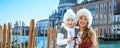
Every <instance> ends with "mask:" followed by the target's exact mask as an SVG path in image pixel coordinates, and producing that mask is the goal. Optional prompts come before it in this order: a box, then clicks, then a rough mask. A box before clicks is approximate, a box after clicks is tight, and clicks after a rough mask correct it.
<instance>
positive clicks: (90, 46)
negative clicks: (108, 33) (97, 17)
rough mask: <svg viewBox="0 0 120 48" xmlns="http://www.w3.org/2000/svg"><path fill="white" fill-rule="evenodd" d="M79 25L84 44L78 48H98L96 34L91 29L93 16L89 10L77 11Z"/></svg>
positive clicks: (79, 33) (80, 36) (79, 32)
mask: <svg viewBox="0 0 120 48" xmlns="http://www.w3.org/2000/svg"><path fill="white" fill-rule="evenodd" d="M76 19H77V25H78V26H79V29H78V35H79V38H81V40H82V43H81V44H79V46H78V48H98V46H97V44H98V43H97V41H96V34H95V32H94V31H93V29H92V28H91V27H90V26H91V23H92V15H91V13H90V11H89V10H87V9H85V8H83V9H80V10H79V11H77V14H76Z"/></svg>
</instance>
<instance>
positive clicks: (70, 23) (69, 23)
mask: <svg viewBox="0 0 120 48" xmlns="http://www.w3.org/2000/svg"><path fill="white" fill-rule="evenodd" d="M65 24H66V25H67V26H68V27H70V28H72V27H74V24H75V22H74V20H73V19H72V18H68V19H67V21H66V22H65Z"/></svg>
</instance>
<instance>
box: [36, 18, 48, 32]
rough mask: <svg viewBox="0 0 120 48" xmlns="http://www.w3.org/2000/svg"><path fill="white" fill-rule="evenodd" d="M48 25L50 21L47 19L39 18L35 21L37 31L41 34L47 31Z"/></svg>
mask: <svg viewBox="0 0 120 48" xmlns="http://www.w3.org/2000/svg"><path fill="white" fill-rule="evenodd" d="M49 26H50V21H49V20H48V19H45V20H40V21H38V22H37V23H36V29H37V33H38V34H39V33H40V34H43V33H44V32H45V33H47V32H48V27H49Z"/></svg>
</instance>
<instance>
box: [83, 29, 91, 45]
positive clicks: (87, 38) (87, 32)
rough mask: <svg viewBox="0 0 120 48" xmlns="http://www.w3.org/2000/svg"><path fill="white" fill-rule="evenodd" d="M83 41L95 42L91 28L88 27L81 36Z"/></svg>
mask: <svg viewBox="0 0 120 48" xmlns="http://www.w3.org/2000/svg"><path fill="white" fill-rule="evenodd" d="M81 39H82V43H83V44H85V43H87V42H93V33H92V30H91V28H86V29H85V30H84V32H83V34H82V36H81Z"/></svg>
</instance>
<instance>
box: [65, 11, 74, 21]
mask: <svg viewBox="0 0 120 48" xmlns="http://www.w3.org/2000/svg"><path fill="white" fill-rule="evenodd" d="M68 18H72V19H73V20H74V21H75V13H74V12H73V10H72V9H67V11H66V13H65V14H64V18H63V22H65V21H67V19H68Z"/></svg>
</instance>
